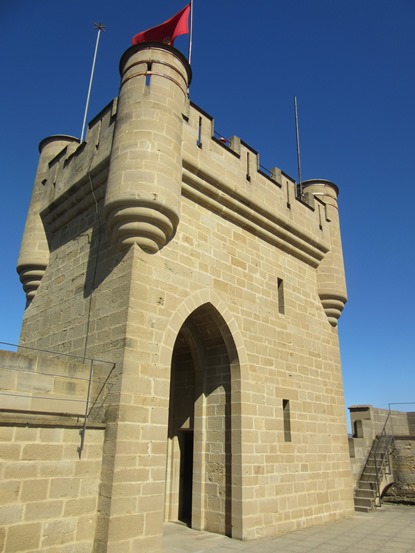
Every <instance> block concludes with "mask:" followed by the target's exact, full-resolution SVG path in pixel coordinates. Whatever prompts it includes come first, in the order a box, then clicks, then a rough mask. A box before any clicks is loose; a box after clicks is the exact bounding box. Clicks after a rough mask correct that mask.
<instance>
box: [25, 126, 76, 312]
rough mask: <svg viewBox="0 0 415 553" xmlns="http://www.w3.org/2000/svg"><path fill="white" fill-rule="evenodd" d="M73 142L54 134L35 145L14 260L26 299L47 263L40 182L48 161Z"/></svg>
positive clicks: (37, 282) (46, 243)
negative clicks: (32, 181)
mask: <svg viewBox="0 0 415 553" xmlns="http://www.w3.org/2000/svg"><path fill="white" fill-rule="evenodd" d="M74 141H75V142H79V140H78V139H77V138H74V137H72V136H64V135H56V136H49V137H48V138H45V139H44V140H42V141H41V142H40V144H39V153H40V156H39V163H38V167H37V172H36V177H35V184H34V187H33V192H32V198H31V200H30V206H29V211H28V214H27V219H26V226H25V230H24V233H23V238H22V244H21V246H20V253H19V258H18V260H17V272H18V273H19V277H20V281H21V283H22V285H23V290H24V291H25V293H26V298H27V301H28V302H30V301H31V300H32V299H33V298H34V297H35V294H36V291H37V289H38V288H39V285H40V281H41V280H42V277H43V274H44V272H45V269H46V267H47V265H48V262H49V246H48V242H47V239H46V234H45V229H44V227H43V223H42V220H41V218H40V211H41V204H42V192H43V182H44V179H45V178H46V175H47V172H48V165H49V163H50V161H51V160H52V159H53V158H54V157H55V156H56V155H58V154H59V153H60V152H61V151H62V150H63V148H65V146H67V145H68V144H70V143H71V142H74Z"/></svg>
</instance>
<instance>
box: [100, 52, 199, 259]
mask: <svg viewBox="0 0 415 553" xmlns="http://www.w3.org/2000/svg"><path fill="white" fill-rule="evenodd" d="M120 72H121V88H120V95H119V105H118V116H117V123H116V129H115V134H114V145H113V148H112V152H111V161H110V174H109V177H108V185H107V192H106V198H105V213H106V217H107V220H108V225H109V228H110V231H111V233H112V238H113V241H114V242H115V243H116V244H117V247H118V248H119V249H120V250H122V249H125V248H128V247H129V246H130V245H131V244H133V243H136V244H138V245H139V246H140V248H141V249H142V250H144V251H146V252H149V253H155V252H157V251H158V250H160V249H161V248H163V247H164V246H165V245H166V243H167V242H169V241H170V240H171V238H172V237H173V235H174V233H175V232H176V229H177V225H178V222H179V217H180V196H181V179H182V158H181V145H182V127H183V117H182V112H183V110H184V106H185V104H186V100H187V89H188V86H189V83H190V77H191V71H190V66H189V64H188V63H187V60H186V59H185V58H184V57H183V55H182V54H180V52H179V51H178V50H175V49H174V48H172V47H169V46H166V45H164V44H160V43H154V44H152V43H144V44H139V45H136V46H133V47H131V48H130V49H129V50H127V51H126V52H125V54H124V55H123V57H122V59H121V62H120Z"/></svg>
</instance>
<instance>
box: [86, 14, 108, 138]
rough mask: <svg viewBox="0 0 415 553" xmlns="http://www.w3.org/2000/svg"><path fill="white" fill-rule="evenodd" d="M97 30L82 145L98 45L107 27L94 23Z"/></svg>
mask: <svg viewBox="0 0 415 553" xmlns="http://www.w3.org/2000/svg"><path fill="white" fill-rule="evenodd" d="M94 25H95V29H97V30H98V34H97V41H96V43H95V52H94V60H93V62H92V70H91V78H90V79H89V87H88V95H87V98H86V106H85V114H84V121H83V123H82V131H81V144H82V142H83V141H84V132H85V125H86V117H87V114H88V107H89V98H90V96H91V89H92V81H93V79H94V71H95V62H96V59H97V52H98V44H99V38H100V36H101V31H105V25H103V24H102V23H94Z"/></svg>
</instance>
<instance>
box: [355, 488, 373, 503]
mask: <svg viewBox="0 0 415 553" xmlns="http://www.w3.org/2000/svg"><path fill="white" fill-rule="evenodd" d="M355 497H362V498H368V499H373V500H374V499H375V490H372V489H370V490H365V489H361V488H356V491H355Z"/></svg>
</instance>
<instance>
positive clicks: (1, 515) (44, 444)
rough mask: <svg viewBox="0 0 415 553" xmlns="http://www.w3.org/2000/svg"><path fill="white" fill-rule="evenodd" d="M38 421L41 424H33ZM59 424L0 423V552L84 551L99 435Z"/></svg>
mask: <svg viewBox="0 0 415 553" xmlns="http://www.w3.org/2000/svg"><path fill="white" fill-rule="evenodd" d="M39 422H42V425H41V426H40V425H39ZM79 430H80V429H79V427H73V428H71V426H65V425H63V424H62V422H61V421H56V420H55V421H52V420H43V421H38V422H37V423H36V422H32V423H29V422H27V423H23V424H22V423H19V420H18V419H17V418H16V416H14V417H9V418H7V419H5V417H4V416H3V417H2V420H1V421H0V497H1V502H0V551H4V553H12V552H15V551H20V552H22V553H24V552H29V551H30V552H31V553H33V552H34V551H44V552H45V553H49V552H50V553H52V552H53V553H56V552H57V551H59V552H60V553H66V552H67V553H70V552H73V551H76V552H77V553H90V552H91V551H92V546H93V540H94V536H95V530H96V510H97V503H98V493H99V484H100V480H101V461H102V449H103V441H104V431H103V429H102V428H100V429H91V428H90V429H88V430H87V432H86V436H85V447H84V450H83V454H82V458H81V459H79V454H78V447H79V445H80V435H79Z"/></svg>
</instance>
